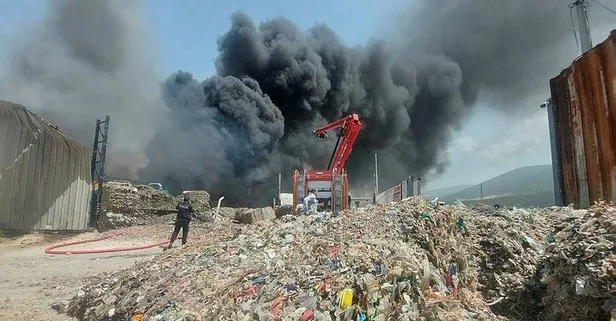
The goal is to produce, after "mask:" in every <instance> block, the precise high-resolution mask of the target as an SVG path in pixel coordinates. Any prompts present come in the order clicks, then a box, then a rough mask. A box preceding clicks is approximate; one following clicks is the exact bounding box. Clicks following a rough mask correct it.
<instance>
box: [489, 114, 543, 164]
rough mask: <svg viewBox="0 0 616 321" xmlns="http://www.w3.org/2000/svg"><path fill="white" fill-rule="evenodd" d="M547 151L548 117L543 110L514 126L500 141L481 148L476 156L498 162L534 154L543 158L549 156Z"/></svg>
mask: <svg viewBox="0 0 616 321" xmlns="http://www.w3.org/2000/svg"><path fill="white" fill-rule="evenodd" d="M549 150H550V136H549V127H548V115H547V112H546V111H545V110H538V111H537V112H536V113H534V114H533V115H531V116H530V117H528V118H524V119H522V120H520V121H518V122H517V123H516V124H514V125H513V126H512V127H511V128H510V129H509V130H508V131H507V133H506V134H505V136H504V137H503V138H502V139H501V140H500V141H497V142H495V143H492V144H490V145H488V146H486V147H485V148H482V149H481V150H480V151H479V153H478V156H479V157H480V158H483V159H486V160H491V161H499V160H502V159H511V158H513V159H520V158H526V157H528V156H534V154H535V156H545V155H546V154H547V155H549ZM543 158H544V157H543Z"/></svg>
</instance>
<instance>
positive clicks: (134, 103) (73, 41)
mask: <svg viewBox="0 0 616 321" xmlns="http://www.w3.org/2000/svg"><path fill="white" fill-rule="evenodd" d="M49 4H50V7H49V9H48V11H49V15H48V16H47V17H46V18H45V20H43V21H40V22H38V23H37V24H36V25H34V26H31V28H30V29H27V30H24V31H23V34H19V35H17V37H18V38H17V40H16V45H15V46H14V47H15V49H14V51H13V52H12V57H11V67H10V68H11V69H10V70H9V71H8V74H7V75H3V76H0V97H2V99H5V100H12V101H14V102H18V103H22V104H24V105H26V106H28V107H30V108H32V109H34V110H35V111H37V112H39V113H40V114H42V115H43V116H45V117H46V118H48V119H50V120H51V121H53V122H54V123H56V124H57V125H58V126H59V128H60V129H62V130H64V131H65V132H67V133H68V134H70V135H71V136H73V137H75V138H77V139H78V140H79V141H80V142H81V143H82V144H84V145H85V146H87V147H88V148H91V145H92V142H93V140H94V129H95V125H96V119H97V118H101V119H102V118H104V116H105V114H109V115H110V116H111V119H112V120H111V124H112V125H111V128H110V132H111V133H112V134H111V135H110V136H111V137H110V142H109V144H110V145H109V147H110V153H108V155H109V161H110V163H109V164H110V165H111V172H112V174H113V175H122V176H133V177H134V176H135V175H136V171H137V170H138V169H139V167H140V166H143V165H144V164H145V162H146V161H147V160H146V158H145V153H144V151H145V147H146V146H147V144H148V143H149V141H150V139H151V138H152V136H153V134H154V131H155V130H156V122H157V121H158V116H159V115H160V113H161V111H163V110H164V109H163V108H164V106H163V105H162V103H161V102H160V100H159V99H158V92H159V76H158V75H157V74H156V73H155V72H154V68H153V66H152V61H151V60H149V59H151V58H153V57H152V55H151V54H150V53H149V52H150V50H149V45H148V43H147V42H146V41H144V39H147V37H146V29H145V28H144V25H143V20H142V17H141V7H140V3H139V2H138V1H134V0H110V1H98V0H83V1H81V0H80V1H72V0H54V1H50V2H49Z"/></svg>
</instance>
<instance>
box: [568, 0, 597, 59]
mask: <svg viewBox="0 0 616 321" xmlns="http://www.w3.org/2000/svg"><path fill="white" fill-rule="evenodd" d="M571 5H572V6H573V7H575V11H576V14H577V20H578V21H577V25H578V31H579V32H580V45H581V48H580V50H581V51H582V54H583V53H585V52H586V51H588V50H590V49H592V39H591V38H590V23H589V22H588V11H587V8H588V6H589V5H590V4H589V3H588V0H576V1H575V2H574V3H572V4H571Z"/></svg>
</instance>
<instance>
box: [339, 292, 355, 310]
mask: <svg viewBox="0 0 616 321" xmlns="http://www.w3.org/2000/svg"><path fill="white" fill-rule="evenodd" d="M352 305H353V290H352V289H344V290H342V292H340V303H339V304H338V307H339V308H340V310H346V309H348V308H350V307H351V306H352Z"/></svg>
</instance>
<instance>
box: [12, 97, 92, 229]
mask: <svg viewBox="0 0 616 321" xmlns="http://www.w3.org/2000/svg"><path fill="white" fill-rule="evenodd" d="M90 156H91V155H90V152H89V151H88V150H87V149H86V148H84V147H83V146H82V145H80V144H79V143H77V142H76V141H74V140H73V139H71V138H70V137H68V136H66V135H64V134H63V133H62V132H60V131H58V130H57V128H55V126H53V125H52V124H50V123H49V122H47V121H45V120H44V119H43V118H41V117H40V116H38V115H36V114H34V113H32V112H30V111H29V110H28V109H26V108H25V107H24V106H21V105H18V104H13V103H10V102H6V101H1V100H0V229H2V230H17V231H25V232H28V231H40V230H61V231H66V230H84V229H86V228H87V221H88V209H89V202H90V197H91V187H90V184H91V177H90V176H91V174H90Z"/></svg>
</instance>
